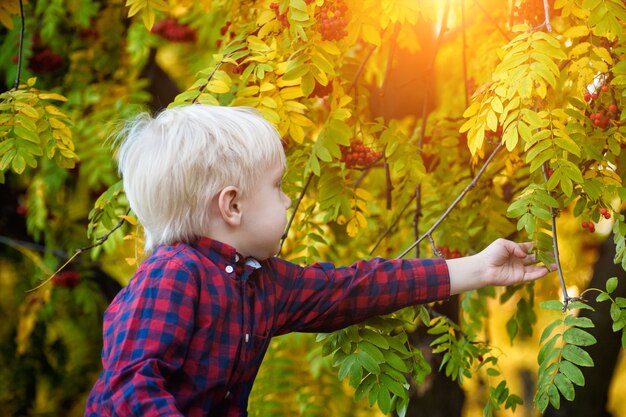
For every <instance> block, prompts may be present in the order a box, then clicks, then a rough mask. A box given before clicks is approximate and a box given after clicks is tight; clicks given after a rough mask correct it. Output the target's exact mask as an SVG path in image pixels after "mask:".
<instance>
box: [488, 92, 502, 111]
mask: <svg viewBox="0 0 626 417" xmlns="http://www.w3.org/2000/svg"><path fill="white" fill-rule="evenodd" d="M491 108H492V109H493V111H495V112H496V113H502V112H503V111H504V107H503V106H502V101H501V100H500V98H499V97H497V96H496V97H494V98H493V100H491Z"/></svg>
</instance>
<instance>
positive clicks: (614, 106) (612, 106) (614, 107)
mask: <svg viewBox="0 0 626 417" xmlns="http://www.w3.org/2000/svg"><path fill="white" fill-rule="evenodd" d="M609 111H610V112H611V113H617V104H615V103H611V104H610V105H609Z"/></svg>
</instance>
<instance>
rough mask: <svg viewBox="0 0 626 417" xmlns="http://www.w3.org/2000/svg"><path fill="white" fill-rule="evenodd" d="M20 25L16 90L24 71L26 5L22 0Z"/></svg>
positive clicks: (14, 87)
mask: <svg viewBox="0 0 626 417" xmlns="http://www.w3.org/2000/svg"><path fill="white" fill-rule="evenodd" d="M20 25H21V26H20V44H19V47H18V50H17V74H16V75H15V85H14V86H13V89H14V90H17V89H18V88H19V87H20V76H21V73H22V49H23V45H24V5H23V4H22V0H20Z"/></svg>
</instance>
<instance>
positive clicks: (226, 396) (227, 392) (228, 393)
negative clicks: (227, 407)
mask: <svg viewBox="0 0 626 417" xmlns="http://www.w3.org/2000/svg"><path fill="white" fill-rule="evenodd" d="M228 397H230V391H226V395H224V399H227V398H228Z"/></svg>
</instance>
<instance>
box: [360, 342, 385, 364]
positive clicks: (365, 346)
mask: <svg viewBox="0 0 626 417" xmlns="http://www.w3.org/2000/svg"><path fill="white" fill-rule="evenodd" d="M358 347H359V349H360V350H362V351H364V352H365V353H367V354H368V355H369V356H371V357H372V358H373V359H374V360H375V361H376V362H378V363H381V362H383V361H384V360H385V357H384V356H383V353H382V352H381V351H380V349H378V348H377V347H376V346H374V345H373V344H372V343H369V342H367V341H361V342H359V344H358Z"/></svg>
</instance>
